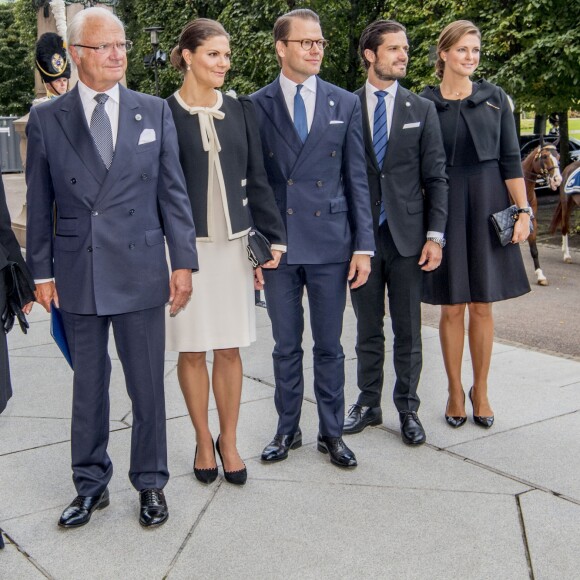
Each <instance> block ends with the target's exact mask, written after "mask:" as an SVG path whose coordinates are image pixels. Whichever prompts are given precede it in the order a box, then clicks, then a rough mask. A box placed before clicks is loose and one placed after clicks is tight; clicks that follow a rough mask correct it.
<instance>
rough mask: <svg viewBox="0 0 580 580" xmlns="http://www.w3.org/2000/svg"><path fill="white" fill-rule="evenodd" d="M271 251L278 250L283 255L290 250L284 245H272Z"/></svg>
mask: <svg viewBox="0 0 580 580" xmlns="http://www.w3.org/2000/svg"><path fill="white" fill-rule="evenodd" d="M270 249H271V250H278V251H279V252H282V253H283V254H285V253H286V250H287V249H288V246H283V245H282V244H272V245H271V246H270Z"/></svg>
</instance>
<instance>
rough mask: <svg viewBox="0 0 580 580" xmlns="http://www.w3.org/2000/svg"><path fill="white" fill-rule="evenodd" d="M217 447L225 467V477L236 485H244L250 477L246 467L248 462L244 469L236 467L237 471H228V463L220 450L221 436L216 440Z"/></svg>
mask: <svg viewBox="0 0 580 580" xmlns="http://www.w3.org/2000/svg"><path fill="white" fill-rule="evenodd" d="M215 448H216V449H217V452H218V455H219V456H220V461H221V462H222V467H223V468H224V477H225V478H226V481H227V482H228V483H233V484H234V485H244V483H246V480H247V479H248V470H247V469H246V464H245V463H244V467H242V469H236V471H226V464H225V463H224V459H223V457H222V452H221V451H220V436H219V435H218V438H217V439H216V442H215Z"/></svg>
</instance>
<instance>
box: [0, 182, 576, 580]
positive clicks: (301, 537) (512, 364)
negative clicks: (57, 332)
mask: <svg viewBox="0 0 580 580" xmlns="http://www.w3.org/2000/svg"><path fill="white" fill-rule="evenodd" d="M7 177H8V179H7ZM10 177H11V176H4V178H5V179H4V183H5V185H7V182H10V181H13V180H11V179H10ZM12 185H14V184H12ZM9 196H10V194H9ZM9 206H10V209H11V211H13V212H14V211H16V213H18V212H19V211H20V208H21V202H19V200H15V199H9ZM13 215H14V213H13ZM257 315H258V340H257V342H256V343H255V344H254V345H252V346H251V347H250V348H247V349H244V350H243V359H244V376H245V378H244V392H243V404H242V408H241V415H240V426H239V431H238V437H239V449H240V452H241V454H242V457H243V458H244V460H245V461H246V464H247V466H248V472H249V479H248V483H247V484H246V485H245V486H244V487H242V488H238V487H236V486H232V485H230V484H228V483H227V482H225V481H224V480H223V479H222V477H221V467H220V477H219V478H218V480H217V481H216V482H215V483H214V484H212V485H210V486H203V485H202V484H200V483H199V482H197V480H195V478H194V477H193V473H192V462H193V453H194V449H195V442H194V433H193V428H192V426H191V422H190V420H189V417H188V415H187V411H186V408H185V404H184V402H183V399H182V396H181V392H180V390H179V386H178V383H177V377H176V369H175V365H176V354H175V353H167V358H166V377H167V379H166V403H167V429H168V442H169V466H170V471H171V479H170V481H169V484H168V486H167V488H166V493H167V498H168V502H169V508H170V519H169V521H168V522H167V524H166V525H164V526H163V527H161V528H160V529H157V530H144V529H142V528H141V527H140V526H139V524H138V521H137V517H138V497H137V493H136V492H135V490H133V489H132V487H131V485H130V483H129V480H128V477H127V472H128V460H129V446H130V425H131V406H130V401H129V399H128V397H127V395H126V393H125V389H124V382H123V375H122V372H121V369H120V364H119V361H118V359H117V357H116V353H115V352H114V346H112V350H111V356H112V358H113V374H112V381H111V437H110V445H109V451H110V454H111V457H112V459H113V462H114V465H115V473H114V475H113V479H112V481H111V484H110V490H111V505H110V506H109V507H108V508H107V509H105V510H103V511H99V512H95V514H94V515H93V517H92V519H91V522H90V523H89V524H88V525H87V526H85V527H84V528H80V529H77V530H61V529H59V528H58V527H57V525H56V522H57V520H58V518H59V516H60V513H61V512H62V510H63V508H64V507H65V506H66V505H67V504H68V503H69V502H70V501H71V500H72V498H73V497H74V495H75V492H74V488H73V485H72V481H71V479H70V440H69V430H70V416H71V381H72V373H71V371H70V369H69V367H68V366H67V364H66V362H65V361H64V359H63V358H62V357H61V356H60V353H59V351H58V349H57V347H56V346H55V345H54V344H53V342H52V339H51V338H50V334H49V322H48V316H47V315H46V314H45V313H44V312H42V311H41V309H40V308H39V307H38V306H36V307H35V308H34V310H33V312H32V314H31V316H30V322H31V329H30V331H29V333H28V335H26V336H25V335H23V334H22V333H21V332H20V330H19V329H14V330H13V331H12V332H11V333H10V334H9V337H8V339H9V346H10V357H11V367H12V379H13V384H14V393H15V394H14V397H13V398H12V400H11V401H10V402H9V404H8V408H7V409H6V411H5V412H4V413H3V414H2V415H0V530H1V531H2V533H3V537H4V540H5V542H6V548H5V549H4V550H2V551H0V579H1V580H21V579H37V578H38V579H40V578H54V579H58V580H61V579H62V580H64V579H74V580H76V579H80V578H82V579H83V580H84V579H99V580H100V579H107V580H109V579H112V580H117V579H119V580H126V579H136V580H137V579H138V580H146V579H161V578H169V579H204V580H205V579H214V578H215V579H220V580H222V579H229V578H236V579H240V578H248V579H250V578H251V579H262V578H264V579H278V578H280V579H282V578H283V579H285V580H286V579H293V578H296V579H309V578H312V579H326V578H329V579H330V578H332V579H333V580H335V579H338V578H365V579H366V578H383V579H423V578H425V579H439V578H449V577H462V578H467V579H480V578H481V579H487V578H502V579H503V578H509V579H529V578H533V579H536V580H537V579H543V578H550V579H551V578H558V579H561V578H563V579H566V578H578V577H579V575H580V574H579V572H578V570H579V569H580V533H579V532H578V530H579V527H580V459H579V458H580V420H579V419H580V362H579V361H577V360H569V359H564V358H559V357H556V356H550V355H547V354H542V353H538V352H534V351H531V350H527V349H523V348H517V347H515V346H513V345H508V344H502V343H499V342H497V343H495V345H494V356H493V361H492V369H491V376H490V385H491V389H490V390H491V401H492V404H493V407H494V410H495V413H496V423H495V425H494V426H493V428H492V429H491V430H489V431H485V430H483V429H481V428H478V427H477V426H475V425H474V424H473V421H472V420H471V415H470V411H471V407H470V406H469V403H468V406H467V411H468V415H469V420H468V422H467V424H466V425H464V426H463V427H462V428H461V429H459V430H452V429H450V428H449V427H448V426H447V424H446V423H445V421H444V418H443V413H444V408H445V402H446V398H447V395H446V379H445V372H444V369H443V363H442V359H441V353H440V347H439V339H438V335H437V331H436V330H435V329H433V328H429V327H424V328H423V345H424V365H423V374H422V380H421V385H420V390H419V392H420V395H421V396H422V399H423V401H422V405H421V411H420V416H421V419H422V421H423V424H424V426H425V428H426V430H427V441H428V442H427V444H426V445H424V446H422V447H420V448H416V449H415V448H408V447H406V446H404V445H403V444H402V442H401V439H400V436H399V431H398V418H397V414H396V412H395V409H394V406H393V404H392V401H391V397H390V392H389V391H390V388H389V389H387V392H386V393H385V396H384V400H383V415H384V425H382V426H381V427H374V428H368V429H367V430H365V431H364V432H363V433H361V434H359V435H354V436H350V437H349V438H348V439H347V442H348V444H349V445H350V446H351V447H352V449H353V450H354V451H355V452H356V454H357V458H358V460H359V467H358V468H357V469H355V470H352V471H344V470H341V469H339V468H337V467H334V466H333V465H331V464H330V462H329V460H328V456H326V455H322V454H321V453H319V452H318V451H317V450H316V433H317V414H316V405H315V400H314V396H313V392H312V387H311V383H312V353H311V348H312V340H311V337H310V335H309V333H308V331H307V332H306V336H305V344H304V350H305V375H306V385H307V392H306V400H305V402H304V405H303V413H302V421H301V426H302V430H303V433H304V446H303V447H302V448H300V449H298V450H296V451H292V452H291V453H290V457H289V458H288V460H287V461H284V462H281V463H279V464H275V465H263V464H262V463H261V462H260V460H259V457H260V452H261V450H262V448H263V447H264V445H265V444H266V443H267V442H268V441H269V440H270V438H271V436H272V435H273V433H274V432H275V428H276V413H275V410H274V402H273V394H274V389H273V382H274V381H273V377H272V363H271V355H270V353H271V349H272V339H271V331H270V325H269V321H268V317H267V315H266V312H265V311H264V310H263V309H257ZM387 326H389V325H388V324H387ZM354 341H355V319H354V314H353V312H352V309H351V308H350V307H347V311H346V314H345V324H344V333H343V345H344V348H345V355H346V376H347V386H346V401H347V404H349V403H352V402H353V401H354V400H355V398H356V394H357V388H356V382H355V377H356V356H355V352H354ZM391 342H392V338H391V336H390V332H389V333H388V338H387V344H390V343H391ZM468 354H469V353H468V352H466V354H465V361H464V365H465V366H464V370H465V376H464V385H465V388H466V390H467V389H468V388H469V385H470V382H469V381H470V372H469V370H470V368H469V356H468ZM390 356H391V354H390V352H389V354H388V361H387V364H386V367H385V377H386V384H387V385H392V384H393V382H394V376H393V370H392V365H391V363H390ZM210 408H211V410H210V418H211V425H212V430H213V433H214V436H217V434H218V420H217V413H216V410H215V403H214V402H213V400H212V401H211V407H210Z"/></svg>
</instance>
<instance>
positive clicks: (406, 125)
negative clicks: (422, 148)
mask: <svg viewBox="0 0 580 580" xmlns="http://www.w3.org/2000/svg"><path fill="white" fill-rule="evenodd" d="M420 126H421V123H419V121H417V122H416V123H405V124H404V125H403V129H414V128H415V127H420Z"/></svg>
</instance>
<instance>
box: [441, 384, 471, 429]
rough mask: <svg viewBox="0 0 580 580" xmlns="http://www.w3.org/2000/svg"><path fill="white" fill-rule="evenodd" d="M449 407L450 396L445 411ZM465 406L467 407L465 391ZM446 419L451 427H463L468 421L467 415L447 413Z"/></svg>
mask: <svg viewBox="0 0 580 580" xmlns="http://www.w3.org/2000/svg"><path fill="white" fill-rule="evenodd" d="M448 407H449V397H447V406H446V407H445V411H447V408H448ZM463 407H464V408H465V393H463ZM445 421H447V424H448V425H449V426H450V427H453V428H454V429H459V427H461V426H462V425H465V423H466V422H467V416H466V417H451V416H450V415H448V414H447V413H445Z"/></svg>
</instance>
